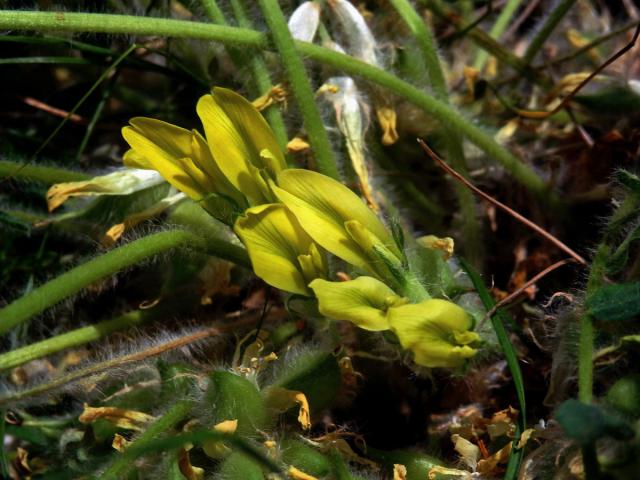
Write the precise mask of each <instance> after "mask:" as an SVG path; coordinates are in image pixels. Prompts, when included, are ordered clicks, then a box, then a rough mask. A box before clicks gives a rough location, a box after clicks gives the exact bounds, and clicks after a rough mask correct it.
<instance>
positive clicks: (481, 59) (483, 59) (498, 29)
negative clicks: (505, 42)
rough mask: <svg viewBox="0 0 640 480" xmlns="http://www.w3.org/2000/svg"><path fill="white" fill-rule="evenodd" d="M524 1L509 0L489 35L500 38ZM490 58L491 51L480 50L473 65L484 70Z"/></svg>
mask: <svg viewBox="0 0 640 480" xmlns="http://www.w3.org/2000/svg"><path fill="white" fill-rule="evenodd" d="M521 3H522V0H509V1H508V2H507V4H506V5H505V6H504V8H503V9H502V11H501V12H500V15H499V16H498V19H497V20H496V23H494V24H493V27H491V30H490V31H489V36H490V37H491V38H493V39H495V40H497V39H498V38H500V35H502V34H503V33H504V31H505V30H506V28H507V26H508V25H509V22H510V21H511V18H512V17H513V14H514V13H516V10H518V7H519V6H520V4H521ZM488 58H489V53H488V52H487V51H486V50H480V51H479V52H478V54H477V55H476V59H475V61H474V62H473V67H474V68H476V69H478V70H482V69H483V68H484V65H485V63H487V59H488Z"/></svg>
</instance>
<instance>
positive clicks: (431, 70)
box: [391, 0, 481, 265]
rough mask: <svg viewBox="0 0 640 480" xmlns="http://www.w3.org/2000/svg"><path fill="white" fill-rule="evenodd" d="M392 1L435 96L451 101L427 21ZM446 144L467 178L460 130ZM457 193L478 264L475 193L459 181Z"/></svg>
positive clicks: (403, 1) (400, 0)
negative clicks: (412, 42) (412, 37)
mask: <svg viewBox="0 0 640 480" xmlns="http://www.w3.org/2000/svg"><path fill="white" fill-rule="evenodd" d="M391 4H392V5H393V7H394V8H395V9H396V11H397V12H398V14H399V15H400V17H402V20H404V22H405V23H406V24H407V26H408V27H409V29H410V30H411V33H412V34H413V36H414V38H415V39H416V43H417V45H418V49H419V50H420V54H421V55H422V58H423V59H424V63H425V67H426V69H427V73H428V75H429V81H430V83H431V87H432V88H433V92H434V94H435V97H436V98H437V99H438V100H440V101H441V102H443V103H446V104H448V103H449V92H448V87H447V82H446V80H445V76H444V72H443V70H442V65H441V63H440V59H439V58H438V52H437V48H436V43H435V40H434V38H433V35H432V34H431V31H430V30H429V29H428V28H427V26H426V24H425V23H424V21H423V20H422V18H420V15H418V12H416V11H415V10H414V8H413V7H412V6H411V3H409V1H408V0H391ZM445 139H446V146H447V153H448V155H447V160H449V162H450V163H451V165H452V166H453V168H454V169H455V170H456V171H457V172H458V173H460V174H461V175H463V176H465V177H468V176H469V169H468V168H467V163H466V161H465V158H464V150H463V137H462V135H461V134H460V132H459V131H452V132H450V133H449V134H448V135H446V137H445ZM454 188H455V192H456V195H457V196H458V203H459V204H460V211H461V213H462V230H463V233H462V236H463V237H464V242H462V245H463V246H464V247H463V248H464V250H465V253H466V256H467V258H469V259H470V260H471V262H472V263H473V264H475V265H477V264H478V262H479V260H480V250H481V248H480V224H479V222H478V219H477V218H476V202H475V198H474V197H473V193H472V192H471V191H469V189H467V188H465V187H464V186H462V185H460V184H458V183H456V184H455V187H454Z"/></svg>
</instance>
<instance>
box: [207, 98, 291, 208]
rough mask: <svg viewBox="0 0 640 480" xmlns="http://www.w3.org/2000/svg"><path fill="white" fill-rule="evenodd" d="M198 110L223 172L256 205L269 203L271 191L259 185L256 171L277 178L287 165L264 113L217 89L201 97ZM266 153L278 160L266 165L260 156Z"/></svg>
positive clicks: (210, 146)
mask: <svg viewBox="0 0 640 480" xmlns="http://www.w3.org/2000/svg"><path fill="white" fill-rule="evenodd" d="M196 109H197V111H198V115H199V116H200V119H201V120H202V124H203V126H204V131H205V134H206V137H207V142H208V144H209V148H210V149H211V153H212V154H213V156H214V158H215V159H216V161H217V162H218V165H219V167H220V170H221V171H222V172H223V173H224V175H225V176H226V177H227V179H229V181H230V182H231V184H232V185H234V186H235V187H236V188H237V189H238V190H240V191H241V192H242V193H244V194H245V195H246V196H247V198H249V201H250V202H251V204H252V205H259V204H261V203H267V202H268V201H269V198H268V195H267V192H265V191H264V190H263V189H262V187H261V186H260V185H256V184H255V180H254V178H255V172H254V170H256V169H257V170H261V169H267V171H268V172H269V174H270V175H271V177H272V178H276V176H277V174H278V172H279V171H280V170H281V169H283V168H285V167H286V163H285V159H284V156H283V154H282V152H281V151H280V147H279V146H278V142H277V141H276V139H275V136H274V135H273V132H272V131H271V129H270V128H269V125H268V124H267V122H266V121H265V119H264V118H263V117H262V115H261V114H260V112H258V110H256V108H255V107H254V106H253V105H251V103H250V102H249V101H248V100H246V99H245V98H243V97H242V96H240V95H238V94H237V93H234V92H232V91H231V90H227V89H224V88H214V89H213V92H212V94H211V95H204V96H203V97H201V98H200V100H199V101H198V105H197V108H196ZM263 150H268V151H269V152H270V153H271V154H272V155H273V158H274V159H275V161H273V162H267V164H265V162H264V161H263V159H262V158H261V155H260V152H262V151H263Z"/></svg>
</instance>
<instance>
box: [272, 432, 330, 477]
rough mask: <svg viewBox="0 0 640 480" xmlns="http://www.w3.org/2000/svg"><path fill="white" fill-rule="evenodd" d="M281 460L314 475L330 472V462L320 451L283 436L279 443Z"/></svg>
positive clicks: (321, 475)
mask: <svg viewBox="0 0 640 480" xmlns="http://www.w3.org/2000/svg"><path fill="white" fill-rule="evenodd" d="M280 452H282V460H283V461H284V462H286V463H288V464H289V465H293V466H294V467H296V468H298V469H300V470H302V471H303V472H305V473H308V474H310V475H313V476H316V477H325V476H326V475H329V473H331V463H330V462H329V460H328V459H327V457H325V456H324V455H323V454H322V453H320V452H319V451H318V450H316V449H315V448H313V447H310V446H308V445H306V444H304V443H302V442H301V441H299V440H294V439H292V438H285V439H284V440H283V441H282V442H281V443H280Z"/></svg>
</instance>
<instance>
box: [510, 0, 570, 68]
mask: <svg viewBox="0 0 640 480" xmlns="http://www.w3.org/2000/svg"><path fill="white" fill-rule="evenodd" d="M575 2H576V0H560V2H558V4H557V5H556V7H555V8H554V9H553V10H551V13H549V15H547V17H546V18H545V20H544V24H543V25H542V27H541V28H540V30H538V33H536V35H535V37H533V40H531V43H530V44H529V46H528V47H527V50H526V51H525V52H524V56H523V57H522V60H523V61H524V63H525V65H527V66H528V65H529V64H530V63H531V61H532V60H533V59H534V57H535V56H536V54H537V53H538V51H539V50H540V49H541V48H542V46H543V45H544V42H546V41H547V39H548V38H549V36H550V35H551V33H552V32H553V31H554V30H555V29H556V27H557V26H558V24H559V23H560V21H561V20H562V19H563V18H564V16H565V15H566V14H567V12H568V11H569V9H570V8H571V7H572V6H573V4H574V3H575Z"/></svg>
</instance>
